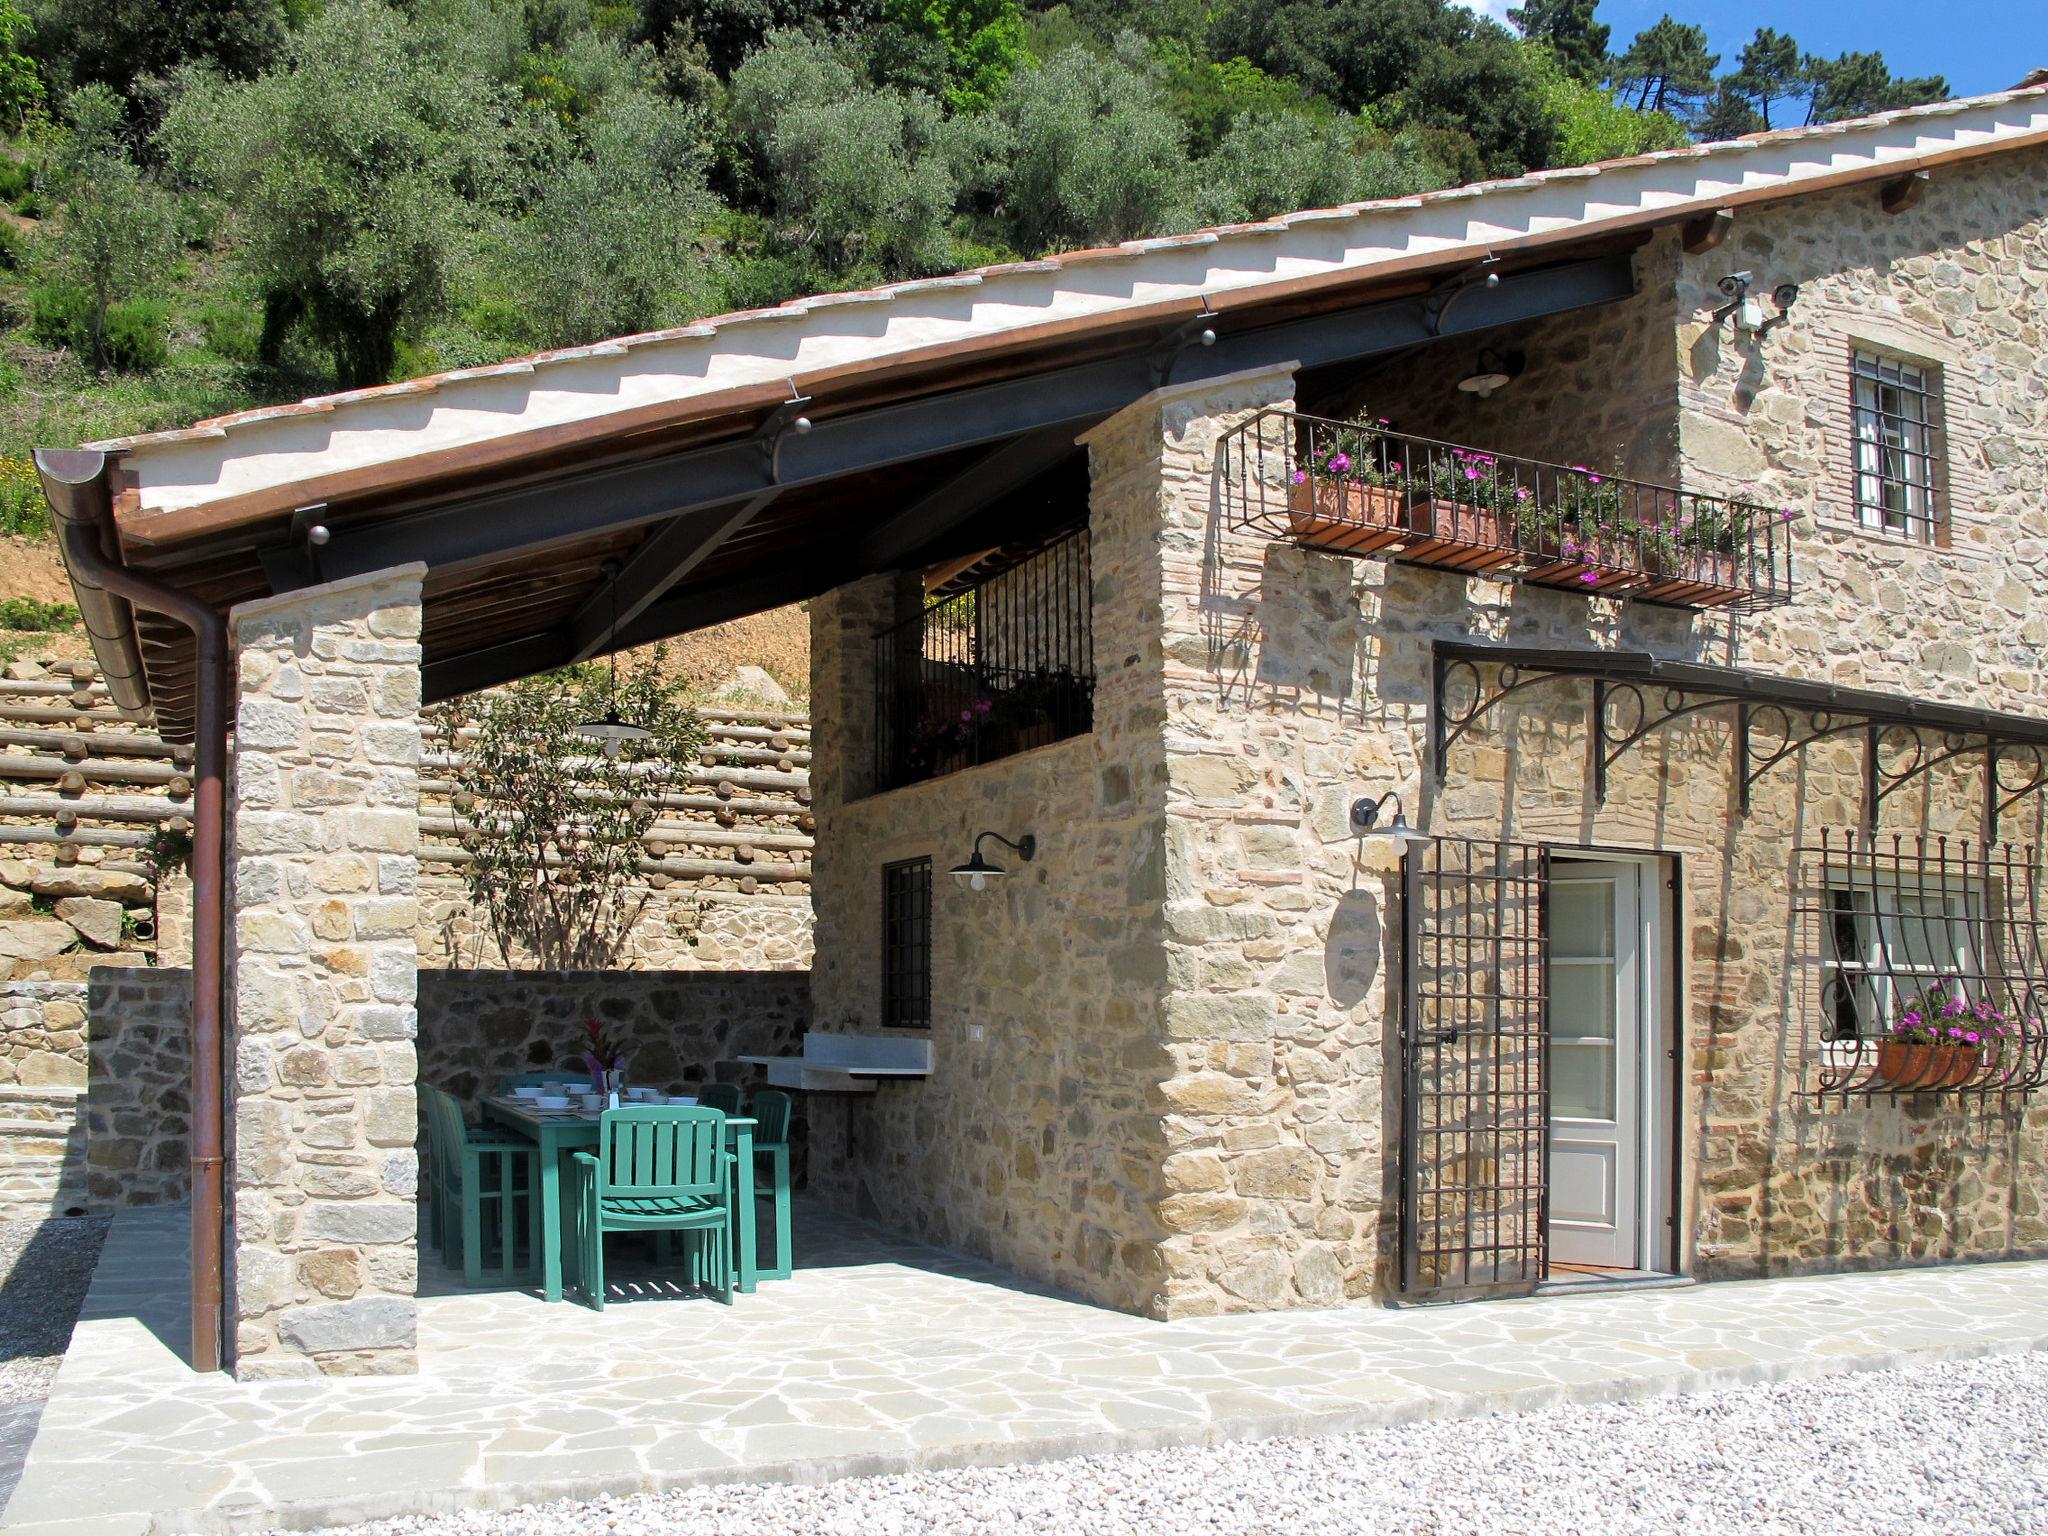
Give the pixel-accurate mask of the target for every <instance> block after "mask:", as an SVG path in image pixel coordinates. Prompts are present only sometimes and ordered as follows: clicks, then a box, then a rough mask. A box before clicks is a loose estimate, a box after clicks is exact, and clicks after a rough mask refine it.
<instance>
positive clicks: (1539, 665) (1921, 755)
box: [1429, 644, 2048, 838]
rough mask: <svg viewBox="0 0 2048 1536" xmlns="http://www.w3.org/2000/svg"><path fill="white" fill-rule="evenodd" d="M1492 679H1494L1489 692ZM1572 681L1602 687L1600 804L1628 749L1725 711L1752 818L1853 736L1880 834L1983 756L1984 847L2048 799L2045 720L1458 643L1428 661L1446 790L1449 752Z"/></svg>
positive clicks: (1742, 806) (1729, 671) (1437, 756)
mask: <svg viewBox="0 0 2048 1536" xmlns="http://www.w3.org/2000/svg"><path fill="white" fill-rule="evenodd" d="M1488 669H1491V670H1492V674H1493V677H1494V679H1495V682H1494V685H1493V686H1492V687H1491V688H1489V687H1488V684H1487V676H1488ZM1572 678H1585V679H1588V680H1589V681H1590V682H1591V683H1592V686H1593V714H1592V721H1593V728H1592V729H1591V730H1590V731H1589V732H1588V735H1587V756H1588V765H1587V771H1588V776H1589V778H1590V780H1591V782H1592V787H1593V792H1594V795H1595V798H1596V800H1598V801H1604V800H1605V799H1606V794H1607V779H1608V775H1609V773H1610V772H1611V770H1612V769H1613V767H1614V765H1615V764H1616V763H1617V762H1619V761H1620V759H1621V758H1622V756H1623V755H1624V754H1625V753H1627V752H1628V751H1629V750H1630V749H1631V748H1633V747H1635V746H1636V745H1638V744H1639V743H1640V742H1642V741H1645V740H1647V739H1648V738H1649V737H1650V736H1652V735H1654V734H1656V733H1657V732H1658V731H1661V730H1663V729H1664V728H1665V727H1666V726H1669V725H1671V724H1672V723H1673V722H1675V721H1678V720H1681V719H1687V718H1690V717H1692V716H1695V715H1700V714H1704V713H1706V712H1708V711H1710V710H1714V709H1718V708H1731V709H1732V710H1733V711H1734V717H1733V725H1734V729H1733V732H1732V737H1731V745H1732V750H1733V754H1734V771H1735V774H1736V791H1737V806H1738V809H1739V810H1740V811H1741V813H1742V814H1744V815H1747V814H1748V812H1749V809H1750V801H1751V796H1752V792H1753V791H1754V789H1755V787H1756V785H1757V783H1758V781H1759V780H1761V779H1762V778H1763V776H1764V775H1765V774H1767V773H1769V772H1770V771H1771V770H1772V769H1773V768H1775V767H1777V766H1778V765H1779V764H1780V763H1783V762H1785V761H1787V760H1789V759H1791V758H1794V757H1797V756H1798V755H1799V754H1800V753H1801V752H1803V751H1805V750H1806V749H1807V748H1808V747H1810V746H1813V745H1815V744H1816V743H1818V742H1822V741H1827V740H1831V739H1833V738H1836V737H1842V736H1851V735H1854V736H1859V737H1861V738H1862V740H1863V781H1864V793H1863V810H1864V820H1865V822H1866V824H1872V825H1874V824H1875V818H1876V817H1877V815H1878V813H1879V812H1880V811H1881V809H1882V807H1883V803H1884V801H1885V799H1886V798H1887V797H1889V796H1890V795H1892V794H1893V793H1895V792H1896V791H1897V790H1899V789H1901V788H1903V787H1904V786H1905V785H1906V784H1908V783H1910V782H1912V781H1913V780H1915V779H1918V778H1921V777H1923V776H1925V775H1926V774H1928V773H1930V772H1932V771H1933V770H1934V769H1936V768H1938V767H1941V766H1942V765H1944V764H1946V763H1950V762H1954V761H1956V760H1957V759H1960V758H1965V757H1969V756H1973V755H1975V754H1979V753H1981V754H1983V756H1984V768H1983V773H1984V808H1983V817H1984V821H1983V830H1984V832H1985V833H1986V835H1987V836H1989V837H1992V838H1995V837H1996V834H1997V827H1998V821H1999V817H2000V816H2001V815H2002V814H2003V813H2004V812H2005V811H2007V810H2010V809H2011V808H2012V806H2013V805H2014V804H2015V803H2016V802H2017V801H2019V800H2020V799H2022V798H2024V797H2025V796H2027V795H2031V794H2035V793H2039V792H2040V791H2042V790H2044V789H2048V721H2043V720H2033V719H2029V718H2028V717H2026V716H2022V715H2005V714H1996V713H1993V712H1992V711H1989V710H1980V709H1969V708H1964V707H1960V706H1955V705H1939V704H1926V703H1922V702H1920V701H1919V700H1916V699H1903V698H1896V697H1893V696H1891V695H1888V694H1881V693H1874V692H1871V691H1869V690H1867V689H1853V688H1840V687H1835V686H1831V685H1827V684H1814V683H1803V682H1799V681H1797V680H1795V679H1790V678H1774V677H1769V676H1766V675H1764V674H1761V673H1755V672H1743V671H1738V670H1736V669H1734V668H1724V667H1710V666H1703V665H1700V664H1698V663H1693V662H1670V661H1665V660H1663V659H1661V658H1659V657H1654V656H1649V655H1645V654H1643V653H1640V652H1632V651H1584V652H1574V651H1537V650H1518V649H1512V648H1509V647H1505V646H1474V645H1459V644H1438V645H1436V646H1435V647H1433V648H1432V651H1431V690H1430V718H1429V750H1430V764H1431V768H1432V771H1433V772H1434V773H1435V775H1436V781H1437V783H1438V784H1443V783H1444V782H1446V779H1447V775H1448V773H1449V758H1450V749H1451V748H1452V747H1453V746H1455V745H1456V744H1457V742H1458V741H1459V739H1460V738H1462V737H1463V736H1464V735H1465V734H1466V733H1467V732H1469V731H1471V730H1472V729H1473V728H1474V727H1475V726H1477V725H1478V724H1479V723H1480V722H1481V721H1482V720H1483V719H1484V718H1485V717H1486V716H1487V715H1488V714H1489V713H1491V712H1492V711H1493V710H1494V709H1495V708H1497V707H1498V706H1499V705H1500V704H1501V703H1502V702H1503V701H1505V700H1506V699H1508V698H1510V697H1513V696H1514V695H1516V694H1519V693H1522V692H1524V691H1525V690H1527V689H1530V688H1534V687H1536V686H1538V685H1539V684H1543V683H1550V682H1560V681H1565V680H1568V679H1572ZM1900 742H1904V743H1906V747H1905V749H1904V750H1900V749H1899V748H1898V746H1897V744H1898V743H1900ZM1888 743H1889V744H1891V746H1890V747H1889V749H1888V747H1887V744H1888ZM2014 764H2025V765H2026V766H2027V770H2028V771H2027V773H2026V777H2025V778H2024V779H2023V780H2016V779H2015V778H2014V777H2013V776H2012V775H2010V773H2009V772H2008V769H2009V767H2010V766H2011V765H2014Z"/></svg>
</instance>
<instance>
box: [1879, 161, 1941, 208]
mask: <svg viewBox="0 0 2048 1536" xmlns="http://www.w3.org/2000/svg"><path fill="white" fill-rule="evenodd" d="M1931 180H1933V177H1932V176H1931V175H1930V174H1929V173H1928V172H1926V171H1914V172H1912V173H1911V174H1910V175H1906V176H1901V177H1899V178H1898V179H1897V180H1895V181H1888V182H1886V183H1885V184H1884V186H1883V187H1882V188H1880V189H1879V191H1878V194H1877V202H1878V206H1879V207H1881V208H1882V209H1884V211H1885V212H1886V213H1904V212H1905V211H1906V210H1907V209H1908V208H1917V207H1919V206H1920V199H1921V198H1923V197H1925V196H1926V195H1927V183H1928V182H1929V181H1931Z"/></svg>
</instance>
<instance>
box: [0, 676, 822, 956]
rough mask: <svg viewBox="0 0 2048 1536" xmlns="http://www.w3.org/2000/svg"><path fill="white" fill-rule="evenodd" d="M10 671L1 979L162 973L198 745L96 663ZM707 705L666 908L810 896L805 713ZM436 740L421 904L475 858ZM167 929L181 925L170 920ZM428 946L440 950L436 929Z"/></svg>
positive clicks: (1, 853)
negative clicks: (168, 873)
mask: <svg viewBox="0 0 2048 1536" xmlns="http://www.w3.org/2000/svg"><path fill="white" fill-rule="evenodd" d="M5 674H6V675H4V676H0V981H4V980H8V979H10V978H15V977H20V978H27V977H45V978H48V979H52V980H64V979H71V978H74V977H82V976H83V975H84V974H85V971H86V969H88V968H89V967H90V966H92V965H95V964H149V963H152V961H154V960H155V958H156V951H157V947H158V927H159V921H158V913H157V908H158V899H157V897H158V893H157V888H156V879H155V875H154V872H153V869H152V866H151V865H150V863H149V862H148V859H147V852H148V847H149V844H150V842H151V839H152V837H153V836H154V835H155V834H156V833H157V832H158V830H159V829H160V828H165V829H169V830H170V831H172V832H186V833H189V832H190V830H191V817H192V751H191V748H190V747H186V746H173V745H171V744H169V743H167V742H165V741H163V740H161V739H160V738H159V737H157V736H156V735H155V734H154V733H153V732H151V731H150V730H148V729H147V728H146V727H144V726H140V725H137V724H136V723H135V722H133V721H130V720H127V719H125V718H123V717H122V716H121V715H120V714H119V713H118V712H117V711H116V710H115V709H114V707H113V705H112V703H111V701H110V700H109V699H108V697H107V693H106V690H105V688H104V687H103V686H102V685H101V683H100V681H99V676H98V673H97V670H96V669H95V668H94V667H93V665H92V664H91V663H90V662H83V661H59V662H51V663H48V664H46V665H45V664H38V663H34V662H15V663H12V664H11V665H9V666H8V667H7V668H6V669H5ZM700 708H701V712H702V714H703V717H704V722H705V727H706V730H707V739H706V742H705V747H704V751H703V753H702V756H701V759H700V761H699V762H698V763H697V765H696V766H695V767H694V768H693V769H692V771H691V773H690V775H689V777H688V780H687V782H685V783H683V784H680V785H678V786H675V787H674V788H673V789H672V790H671V791H670V792H667V793H664V794H663V795H661V797H660V815H659V818H658V820H657V821H656V822H655V825H654V827H653V828H652V830H651V831H650V832H649V833H648V836H647V838H646V840H645V842H646V848H645V857H644V858H643V859H642V861H641V865H640V869H641V872H642V874H643V875H644V876H645V877H646V879H647V883H648V885H649V886H650V887H651V888H652V889H653V890H654V892H655V893H656V896H655V902H656V905H660V904H661V903H663V902H666V901H669V900H672V899H673V900H677V901H687V900H696V899H698V898H700V897H701V896H703V895H707V894H717V895H718V896H719V898H720V899H721V900H729V899H731V898H732V897H735V896H749V895H755V894H757V893H758V894H759V895H761V896H762V897H763V898H765V899H771V900H776V899H779V900H784V901H790V900H793V901H799V902H801V901H804V900H805V899H806V898H807V896H808V882H809V880H810V871H811V865H810V855H811V834H812V832H813V831H814V830H815V826H816V823H815V821H814V819H813V817H812V814H811V804H810V800H811V788H810V762H811V732H810V722H809V719H808V718H807V717H806V715H805V714H804V713H803V711H802V710H800V709H796V708H786V709H779V710H777V709H754V708H743V707H740V706H737V705H726V704H719V703H707V704H704V705H702V706H700ZM437 745H438V744H437V743H435V742H434V741H433V740H432V738H431V733H430V740H429V747H428V750H427V752H426V754H425V756H424V758H423V760H422V764H421V772H420V791H421V831H422V834H423V838H422V844H421V850H420V859H421V865H422V871H421V873H422V882H423V887H424V889H423V895H425V894H427V893H429V892H439V893H440V894H441V895H442V896H443V897H444V898H445V897H446V896H448V895H449V894H451V893H452V892H453V891H454V890H455V889H456V888H457V887H459V884H460V881H459V876H460V866H461V865H462V864H463V863H464V862H465V861H466V860H467V859H468V858H469V857H470V855H469V853H468V852H467V851H466V850H465V849H464V848H463V847H462V843H461V834H462V830H463V825H464V823H463V819H462V817H461V815H460V813H459V812H458V811H457V809H456V808H455V806H454V805H453V804H452V803H451V801H450V793H451V790H452V787H453V786H452V782H451V778H450V771H451V769H452V768H453V767H454V761H453V759H452V758H451V757H450V756H449V755H448V754H447V752H446V751H444V750H437ZM458 745H459V744H458ZM665 893H673V895H672V896H671V895H669V894H665ZM444 906H445V902H444ZM444 916H445V913H444ZM165 926H167V927H175V926H176V923H175V921H174V920H173V919H171V918H169V917H168V916H167V918H166V920H165ZM424 947H431V944H430V943H428V941H427V939H426V936H425V934H423V948H424ZM164 959H165V962H166V963H173V962H174V961H179V962H181V961H182V959H183V957H182V956H179V955H174V954H166V955H165V956H164Z"/></svg>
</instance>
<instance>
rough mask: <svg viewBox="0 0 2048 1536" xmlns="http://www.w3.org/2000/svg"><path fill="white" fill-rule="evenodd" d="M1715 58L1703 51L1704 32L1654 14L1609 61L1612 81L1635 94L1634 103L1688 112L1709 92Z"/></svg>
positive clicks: (1718, 60) (1717, 59) (1717, 57)
mask: <svg viewBox="0 0 2048 1536" xmlns="http://www.w3.org/2000/svg"><path fill="white" fill-rule="evenodd" d="M1720 63H1721V56H1720V55H1719V54H1718V53H1709V52H1707V31H1706V28H1704V27H1689V26H1687V25H1685V24H1684V23H1683V22H1677V21H1673V20H1672V19H1671V18H1670V17H1669V16H1668V15H1667V16H1660V17H1659V18H1658V19H1657V22H1656V25H1654V26H1651V27H1648V28H1646V29H1644V30H1643V31H1641V32H1639V33H1637V34H1636V37H1635V41H1633V42H1631V43H1630V44H1629V45H1628V52H1626V53H1624V54H1623V55H1622V56H1621V57H1620V58H1618V59H1616V60H1615V61H1614V74H1613V79H1614V83H1615V84H1616V85H1617V86H1619V87H1620V88H1622V89H1623V90H1629V91H1634V92H1636V100H1635V105H1636V106H1637V107H1638V108H1639V109H1647V110H1649V111H1652V112H1671V113H1674V114H1677V113H1691V112H1693V111H1695V110H1696V109H1697V108H1698V107H1699V105H1700V103H1701V102H1703V101H1705V100H1706V99H1707V97H1709V96H1710V95H1712V94H1713V91H1714V71H1715V69H1717V68H1718V67H1719V66H1720Z"/></svg>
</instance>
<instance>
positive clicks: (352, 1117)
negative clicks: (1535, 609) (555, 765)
mask: <svg viewBox="0 0 2048 1536" xmlns="http://www.w3.org/2000/svg"><path fill="white" fill-rule="evenodd" d="M423 570H424V568H423V567H421V566H417V565H413V566H405V567H400V568H397V569H394V570H390V571H380V572H377V573H374V574H372V575H370V576H366V577H362V578H358V579H354V580H348V581H340V582H334V583H330V584H328V585H326V586H321V587H313V588H309V589H307V590H305V591H300V592H293V593H291V594H289V595H287V596H284V597H278V598H272V599H267V600H264V601H261V602H256V603H248V604H243V605H241V606H240V607H237V608H236V609H235V610H233V613H232V615H231V621H232V625H233V634H234V643H235V647H236V696H237V707H236V716H235V743H236V750H235V760H234V783H233V786H232V792H231V794H230V796H229V805H230V808H231V812H232V815H231V825H230V833H231V837H230V850H231V851H230V872H231V873H230V882H229V895H230V903H231V918H230V922H231V926H230V942H229V946H228V948H229V965H228V972H229V978H230V987H231V1001H230V1005H229V1009H228V1023H229V1029H228V1034H229V1038H228V1040H227V1042H226V1048H227V1051H228V1059H229V1061H230V1062H231V1063H232V1067H231V1079H232V1084H233V1100H234V1108H233V1119H232V1128H233V1129H232V1145H231V1146H230V1148H229V1151H228V1171H229V1187H230V1188H231V1189H232V1190H233V1192H234V1202H233V1212H232V1216H231V1223H230V1224H231V1231H232V1248H231V1252H232V1259H231V1273H230V1275H229V1291H228V1294H229V1304H228V1305H229V1316H230V1318H231V1319H232V1320H233V1321H234V1322H235V1324H236V1327H235V1336H234V1369H235V1372H236V1374H237V1376H239V1377H241V1378H243V1379H267V1378H272V1377H280V1376H309V1375H317V1374H327V1375H357V1374H384V1373H389V1372H395V1371H412V1370H415V1369H417V1359H416V1356H415V1354H414V1343H415V1308H414V1302H413V1294H414V1289H415V1286H416V1284H417V1277H418V1259H417V1254H416V1251H415V1248H416V1231H417V1222H418V1213H417V1211H416V1209H415V1200H416V1197H417V1190H418V1183H419V1159H418V1155H417V1152H416V1150H415V1145H414V1143H415V1140H416V1137H417V1129H418V1109H417V1103H416V1095H415V1091H414V1085H415V1079H416V1076H417V1069H418V1062H417V1054H416V1051H415V1049H414V1044H413V1041H414V1036H415V1034H416V1028H417V1014H416V1011H415V999H416V996H417V974H418V965H419V959H418V947H417V938H416V930H417V928H418V925H419V910H418V901H417V895H416V893H417V888H418V886H417V882H418V876H419V862H418V857H417V854H418V847H419V834H420V825H419V761H420V746H421V737H420V713H419V711H420V670H419V663H420V647H419V633H420V578H421V575H422V574H423Z"/></svg>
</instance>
